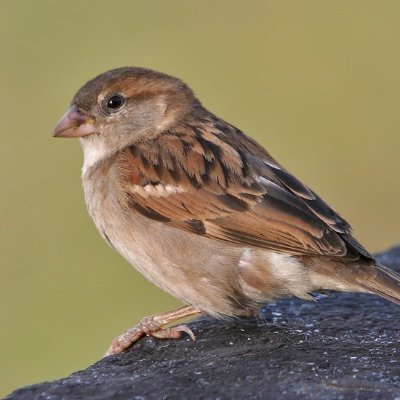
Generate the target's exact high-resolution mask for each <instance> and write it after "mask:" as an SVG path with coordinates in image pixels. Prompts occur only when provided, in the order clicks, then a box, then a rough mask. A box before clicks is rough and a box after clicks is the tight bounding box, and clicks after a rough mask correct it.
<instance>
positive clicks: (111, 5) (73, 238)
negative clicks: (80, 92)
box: [0, 0, 400, 396]
mask: <svg viewBox="0 0 400 400" xmlns="http://www.w3.org/2000/svg"><path fill="white" fill-rule="evenodd" d="M399 21H400V2H399V1H397V0H393V1H381V0H380V1H368V0H362V1H354V0H352V1H348V0H346V1H321V0H315V1H304V0H292V1H248V2H242V1H232V0H225V1H215V0H214V1H204V0H202V1H198V0H196V1H195V0H192V1H184V0H181V1H152V2H150V1H145V0H143V1H137V0H136V1H112V2H111V1H84V2H82V1H76V0H69V1H68V2H67V1H54V0H48V1H22V0H19V1H14V2H11V1H5V0H3V1H1V2H0V46H1V47H0V49H1V57H0V68H1V70H0V72H1V73H0V123H1V146H0V155H1V157H0V163H1V167H0V174H1V184H2V188H3V189H2V193H3V194H2V195H1V207H0V216H1V231H0V235H1V238H0V246H1V248H0V258H1V262H0V296H1V297H0V299H1V301H0V321H1V329H0V371H1V376H0V396H2V395H5V394H6V393H8V392H10V391H11V390H12V389H14V388H16V387H19V386H22V385H27V384H30V383H34V382H39V381H42V380H49V379H54V378H57V377H61V376H64V375H66V374H69V373H71V372H72V371H74V370H77V369H80V368H85V367H86V366H88V365H89V364H90V363H93V362H94V361H96V360H98V359H99V358H100V357H101V356H102V355H103V353H104V351H105V350H106V349H107V347H108V345H109V342H110V340H111V339H112V338H113V337H114V336H116V335H118V334H120V333H122V331H123V330H124V329H125V328H127V327H129V326H131V325H133V324H134V323H136V322H137V321H138V320H140V319H141V318H142V317H144V316H146V315H150V314H152V313H156V312H161V311H166V310H168V309H171V308H173V307H175V306H177V305H178V302H177V301H176V300H175V299H173V298H171V297H169V296H167V295H166V294H164V293H162V292H161V291H160V290H158V289H157V288H155V287H153V286H152V285H151V284H149V283H147V282H146V280H145V279H144V278H143V277H141V276H140V275H139V274H138V273H137V272H135V270H134V269H133V268H131V267H130V266H129V265H128V264H127V263H126V262H125V261H124V260H123V259H122V258H121V257H120V256H119V255H118V254H116V253H115V252H114V251H113V250H111V249H110V248H109V247H108V246H107V245H106V244H105V243H104V242H103V241H102V240H101V238H100V237H99V235H98V234H97V232H96V230H95V228H94V225H93V223H92V221H91V220H90V219H89V217H88V215H87V213H86V209H85V204H84V201H83V195H82V190H81V182H80V168H81V162H82V155H81V149H80V148H79V143H78V142H77V141H74V140H60V139H57V140H55V139H52V138H51V135H50V134H51V131H52V129H53V127H54V125H55V123H56V122H57V120H58V118H59V117H60V116H61V115H62V114H63V113H64V111H65V110H66V109H67V107H68V105H69V102H70V100H71V98H72V96H73V94H74V92H75V91H76V90H77V89H78V88H79V87H80V86H81V85H82V84H83V83H84V82H85V81H86V80H88V79H90V78H92V77H93V76H94V75H96V74H98V73H100V72H103V71H105V70H107V69H110V68H113V67H118V66H124V65H137V66H145V67H149V68H153V69H157V70H161V71H164V72H167V73H170V74H173V75H176V76H178V77H180V78H182V79H183V80H185V81H186V82H187V83H189V84H190V86H191V87H192V88H193V89H194V90H195V92H196V93H197V94H198V96H199V97H200V99H201V100H202V102H203V103H204V104H205V105H206V107H208V108H209V109H211V110H212V111H213V112H214V113H216V114H217V115H219V116H221V117H222V118H224V119H226V120H228V121H230V122H231V123H233V124H234V125H236V126H238V127H240V128H241V129H243V130H244V131H245V132H247V133H248V134H249V135H251V136H253V137H254V138H256V139H257V140H258V141H260V142H261V143H262V144H263V145H265V146H266V147H267V148H268V150H269V151H270V152H271V153H272V155H273V156H274V157H276V158H277V159H278V160H279V161H280V162H281V163H283V165H285V166H286V167H287V168H288V169H289V170H290V171H292V172H294V173H295V174H296V176H298V177H299V178H300V179H302V180H303V181H304V182H306V183H307V184H309V185H310V186H311V187H312V188H313V189H314V190H316V191H317V192H318V193H319V194H320V195H321V196H322V197H323V198H325V199H326V200H327V201H328V202H329V203H331V204H332V205H333V206H334V207H335V208H336V209H337V210H338V211H339V212H340V213H341V214H342V215H343V216H344V217H346V218H347V219H348V220H349V221H350V222H351V223H352V225H353V227H354V230H355V234H356V236H357V237H358V238H359V239H360V240H361V241H362V242H363V243H364V244H365V245H366V246H367V247H368V248H369V249H370V250H372V251H377V250H383V249H385V248H387V247H388V246H390V245H392V244H394V243H396V242H397V243H398V242H400V229H399V227H400V213H399V200H400V185H399V178H400V172H399V169H400V158H399V150H400V112H399V110H400V73H399V72H400V24H399Z"/></svg>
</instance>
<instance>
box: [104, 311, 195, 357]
mask: <svg viewBox="0 0 400 400" xmlns="http://www.w3.org/2000/svg"><path fill="white" fill-rule="evenodd" d="M199 313H200V311H198V310H196V309H195V308H194V307H192V306H187V307H182V308H179V309H178V310H175V311H171V312H168V313H164V314H158V315H154V316H151V317H146V318H144V319H143V320H142V321H141V322H140V323H139V324H138V325H136V326H134V327H133V328H130V329H128V330H126V331H125V332H124V333H123V334H122V335H120V336H118V337H117V338H115V339H114V340H113V341H112V342H111V346H110V347H109V349H108V350H107V352H106V354H105V355H104V356H105V357H106V356H110V355H113V354H118V353H121V352H122V351H124V350H125V349H127V348H128V347H130V346H131V345H132V344H134V343H135V342H137V341H138V340H139V339H140V338H141V337H142V336H154V337H156V338H158V339H179V338H180V337H181V334H182V332H185V333H187V334H188V335H189V336H190V337H191V338H192V339H193V340H195V336H194V334H193V332H192V330H191V329H190V328H188V327H187V326H186V325H179V326H173V327H170V328H164V326H165V325H167V324H169V323H171V322H174V321H177V320H179V319H182V318H185V317H190V316H193V315H196V314H199Z"/></svg>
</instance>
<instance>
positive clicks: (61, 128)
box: [53, 106, 94, 138]
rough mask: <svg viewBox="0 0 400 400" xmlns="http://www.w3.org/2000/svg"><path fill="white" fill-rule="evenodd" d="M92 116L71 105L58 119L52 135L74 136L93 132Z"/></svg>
mask: <svg viewBox="0 0 400 400" xmlns="http://www.w3.org/2000/svg"><path fill="white" fill-rule="evenodd" d="M93 122H94V120H93V118H91V117H89V116H88V115H86V114H84V113H82V112H80V111H79V110H78V109H77V108H76V106H72V107H71V108H70V109H69V110H68V111H67V112H66V113H65V114H64V115H63V116H62V117H61V119H60V120H59V121H58V123H57V126H56V127H55V128H54V131H53V136H54V137H66V138H76V137H82V136H86V135H90V134H91V133H94V125H93Z"/></svg>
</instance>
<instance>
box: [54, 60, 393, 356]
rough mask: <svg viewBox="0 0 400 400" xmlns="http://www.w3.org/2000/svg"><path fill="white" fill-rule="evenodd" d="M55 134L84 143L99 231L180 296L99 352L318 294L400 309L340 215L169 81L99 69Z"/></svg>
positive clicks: (146, 72) (382, 270)
mask: <svg viewBox="0 0 400 400" xmlns="http://www.w3.org/2000/svg"><path fill="white" fill-rule="evenodd" d="M53 136H55V137H64V138H79V140H80V144H81V147H82V149H83V155H84V161H83V167H82V183H83V189H84V196H85V201H86V205H87V208H88V213H89V215H90V216H91V217H92V219H93V221H94V223H95V225H96V227H97V229H98V231H99V232H100V234H101V236H102V237H103V238H104V239H105V241H106V242H108V244H109V245H110V246H111V247H112V248H114V249H115V250H116V251H117V252H119V253H120V254H121V255H122V256H123V257H124V258H125V259H126V260H127V261H128V262H129V263H130V264H132V265H133V266H134V267H135V268H136V269H137V270H138V271H139V272H140V273H142V274H143V275H144V276H145V277H146V278H147V279H148V280H149V281H151V282H152V283H153V284H155V285H156V286H158V287H159V288H161V289H162V290H164V291H166V292H167V293H169V294H171V295H172V296H174V297H176V298H177V299H179V300H181V301H182V302H183V303H184V304H185V306H183V307H181V308H179V309H177V310H174V311H170V312H166V313H162V314H157V315H154V316H150V317H146V318H144V319H143V320H142V321H141V322H140V323H139V324H138V325H136V326H134V327H133V328H130V329H128V330H126V332H124V333H123V334H122V335H120V336H118V337H117V338H116V339H114V340H113V341H112V343H111V346H110V347H109V349H108V351H107V353H106V355H107V356H108V355H113V354H117V353H120V352H122V351H124V350H125V349H127V348H128V347H130V346H131V345H133V344H134V343H135V342H136V341H137V340H139V339H140V338H141V337H143V336H153V337H156V338H164V339H166V338H176V339H177V338H179V337H181V334H182V333H183V332H185V333H187V334H188V335H189V336H191V337H192V338H193V339H194V334H193V332H192V330H191V329H190V328H189V327H188V326H187V325H173V324H174V323H177V322H178V321H180V320H181V319H183V318H187V317H191V318H194V317H195V316H198V315H202V314H207V315H210V316H213V317H217V318H227V317H228V318H229V317H237V316H240V315H243V313H246V310H259V309H260V308H261V307H262V306H263V305H265V304H267V303H268V302H272V301H274V300H276V299H279V298H285V297H292V296H294V297H298V298H300V299H305V300H309V299H312V293H313V292H315V291H319V290H335V291H350V292H365V293H372V294H376V295H378V296H381V297H383V298H385V299H388V300H390V301H392V302H394V303H397V304H400V275H399V274H397V273H396V272H395V271H392V270H390V269H389V268H387V267H386V266H384V265H381V264H379V263H378V262H377V261H376V260H375V259H374V257H373V256H372V255H371V254H370V253H369V252H368V251H367V250H366V249H365V248H364V247H363V246H362V245H361V244H360V243H359V242H358V241H357V240H356V239H355V238H354V236H353V235H352V230H351V227H350V225H349V224H348V222H346V221H345V220H344V219H343V218H342V217H341V216H340V215H339V214H338V213H337V212H336V211H334V210H333V209H332V208H331V207H330V206H329V205H328V204H327V203H326V202H324V201H323V200H322V199H321V198H320V197H319V196H318V195H317V194H316V193H315V192H314V191H313V190H311V189H310V188H309V187H307V186H306V185H304V184H303V183H302V182H300V180H298V179H297V178H296V177H295V176H294V175H292V174H291V173H290V172H288V171H287V170H286V169H285V168H284V167H283V166H282V165H281V164H279V163H278V162H277V161H275V159H273V158H272V157H271V156H270V155H269V153H268V152H267V151H266V150H265V149H264V148H263V147H262V146H261V145H260V144H258V143H257V142H256V141H255V140H253V139H252V138H251V137H250V136H247V135H246V134H245V133H243V132H242V131H241V130H240V129H238V128H236V127H235V126H233V125H231V124H230V123H228V122H226V121H224V120H222V119H221V118H219V117H217V116H216V115H214V114H213V113H211V112H210V111H208V110H207V109H206V108H205V107H204V106H203V105H202V103H201V102H200V101H199V100H198V99H197V97H196V96H195V94H194V92H193V91H192V90H191V88H190V87H189V86H188V85H186V84H185V83H184V82H183V81H182V80H180V79H178V78H175V77H173V76H170V75H167V74H164V73H161V72H157V71H154V70H150V69H146V68H141V67H121V68H116V69H112V70H109V71H107V72H104V73H102V74H100V75H98V76H96V77H95V78H93V79H91V80H89V81H88V82H87V83H85V84H84V85H83V86H82V87H81V88H80V89H79V90H78V91H77V92H76V94H75V96H74V97H73V100H72V103H71V106H70V108H69V110H68V111H67V112H66V113H65V114H64V115H63V116H62V117H61V119H60V120H59V122H58V123H57V125H56V127H55V129H54V132H53ZM171 325H172V326H171Z"/></svg>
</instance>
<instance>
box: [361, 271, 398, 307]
mask: <svg viewBox="0 0 400 400" xmlns="http://www.w3.org/2000/svg"><path fill="white" fill-rule="evenodd" d="M354 283H355V284H356V285H357V286H359V287H360V289H361V290H363V289H364V290H363V291H366V292H370V293H374V294H377V295H378V296H381V297H383V298H385V299H387V300H390V301H392V302H393V303H396V304H400V274H398V273H397V272H395V271H392V270H391V269H389V268H387V267H385V266H384V265H380V264H375V265H372V266H371V265H365V266H364V265H363V266H361V267H360V268H359V269H358V270H357V272H356V274H355V277H354Z"/></svg>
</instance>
